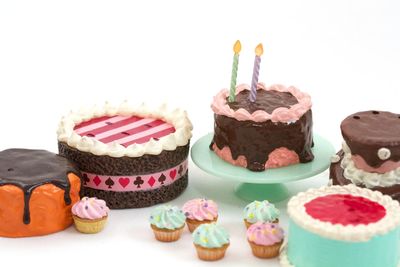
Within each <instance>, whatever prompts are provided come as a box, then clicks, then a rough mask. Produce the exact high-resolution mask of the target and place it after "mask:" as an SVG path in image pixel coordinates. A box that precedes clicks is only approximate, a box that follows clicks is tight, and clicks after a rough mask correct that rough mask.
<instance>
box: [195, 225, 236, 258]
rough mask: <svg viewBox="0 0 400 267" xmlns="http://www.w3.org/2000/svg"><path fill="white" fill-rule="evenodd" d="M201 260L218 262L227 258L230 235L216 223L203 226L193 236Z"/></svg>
mask: <svg viewBox="0 0 400 267" xmlns="http://www.w3.org/2000/svg"><path fill="white" fill-rule="evenodd" d="M192 236H193V243H194V246H195V247H196V250H197V255H198V257H199V259H201V260H204V261H216V260H220V259H222V258H223V257H224V256H225V252H226V250H227V248H228V247H229V234H228V232H227V231H226V230H225V229H224V228H223V227H222V226H219V225H217V224H215V223H209V224H201V225H200V226H198V227H197V228H196V230H195V231H194V232H193V234H192Z"/></svg>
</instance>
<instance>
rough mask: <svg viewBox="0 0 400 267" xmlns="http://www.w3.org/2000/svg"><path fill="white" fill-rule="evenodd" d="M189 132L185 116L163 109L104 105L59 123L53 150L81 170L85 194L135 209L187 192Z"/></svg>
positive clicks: (113, 206) (164, 107) (179, 111)
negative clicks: (55, 146) (56, 150)
mask: <svg viewBox="0 0 400 267" xmlns="http://www.w3.org/2000/svg"><path fill="white" fill-rule="evenodd" d="M191 130H192V125H191V123H190V121H189V119H188V118H187V114H186V112H184V111H181V110H173V111H169V110H168V109H167V107H166V106H165V105H164V106H161V107H159V108H158V109H153V110H150V109H149V108H148V107H147V106H144V105H142V106H138V107H131V106H129V105H128V104H127V103H123V104H122V105H120V106H119V107H113V106H110V105H105V106H104V108H102V109H100V110H96V109H95V108H93V109H92V110H89V111H88V112H87V114H78V113H76V114H70V115H69V116H68V117H65V118H63V119H62V121H61V124H60V127H59V131H58V146H59V151H60V154H62V155H64V156H65V157H67V158H68V159H70V160H72V161H73V162H75V163H76V164H77V166H78V168H79V169H80V170H81V171H82V174H83V182H84V184H83V185H84V193H85V195H87V196H91V197H94V196H95V197H98V198H101V199H104V200H105V201H106V202H107V205H108V206H109V207H110V208H113V209H123V208H140V207H146V206H151V205H154V204H157V203H161V202H166V201H170V200H172V199H174V198H176V197H177V196H178V195H180V194H181V193H182V192H183V190H184V189H185V188H186V187H187V184H188V160H187V157H188V153H189V143H190V137H191Z"/></svg>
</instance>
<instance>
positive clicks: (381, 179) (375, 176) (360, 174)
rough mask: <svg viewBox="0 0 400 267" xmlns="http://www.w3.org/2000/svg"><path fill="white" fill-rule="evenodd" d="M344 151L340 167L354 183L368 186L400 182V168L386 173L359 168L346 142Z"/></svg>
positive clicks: (390, 184) (388, 185) (386, 185)
mask: <svg viewBox="0 0 400 267" xmlns="http://www.w3.org/2000/svg"><path fill="white" fill-rule="evenodd" d="M342 149H343V152H344V155H343V159H342V161H341V162H340V167H341V168H342V169H343V176H344V177H345V178H346V179H347V180H350V181H351V182H352V183H353V184H356V185H364V186H365V187H367V188H373V187H376V186H380V187H390V186H393V185H397V184H400V168H396V169H394V170H392V171H389V172H386V173H375V172H366V171H364V170H361V169H358V168H357V167H356V166H355V164H354V161H353V159H352V154H351V151H350V148H349V146H348V145H347V144H346V142H343V144H342Z"/></svg>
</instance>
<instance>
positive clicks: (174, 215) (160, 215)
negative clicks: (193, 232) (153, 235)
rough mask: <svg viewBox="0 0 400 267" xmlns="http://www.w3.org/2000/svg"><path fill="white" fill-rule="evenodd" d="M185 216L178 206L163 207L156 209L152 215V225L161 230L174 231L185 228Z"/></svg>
mask: <svg viewBox="0 0 400 267" xmlns="http://www.w3.org/2000/svg"><path fill="white" fill-rule="evenodd" d="M185 219H186V217H185V215H183V212H182V211H181V210H180V209H179V208H178V207H176V206H171V205H163V206H159V207H157V208H155V209H154V210H153V212H152V213H151V215H150V223H151V224H152V225H154V226H156V227H157V228H160V229H169V230H174V229H178V228H181V227H183V226H184V224H185Z"/></svg>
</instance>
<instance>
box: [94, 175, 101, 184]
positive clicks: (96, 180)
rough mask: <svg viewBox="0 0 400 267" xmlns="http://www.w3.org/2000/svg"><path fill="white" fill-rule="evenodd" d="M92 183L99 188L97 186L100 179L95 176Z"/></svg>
mask: <svg viewBox="0 0 400 267" xmlns="http://www.w3.org/2000/svg"><path fill="white" fill-rule="evenodd" d="M93 182H94V183H95V185H96V186H99V184H100V183H101V179H100V177H99V176H97V175H96V177H94V179H93Z"/></svg>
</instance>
